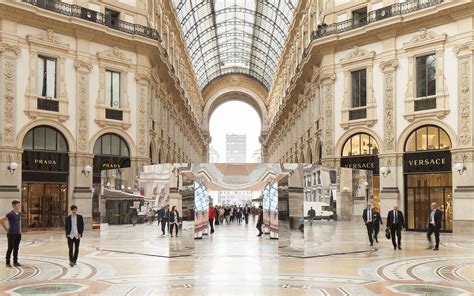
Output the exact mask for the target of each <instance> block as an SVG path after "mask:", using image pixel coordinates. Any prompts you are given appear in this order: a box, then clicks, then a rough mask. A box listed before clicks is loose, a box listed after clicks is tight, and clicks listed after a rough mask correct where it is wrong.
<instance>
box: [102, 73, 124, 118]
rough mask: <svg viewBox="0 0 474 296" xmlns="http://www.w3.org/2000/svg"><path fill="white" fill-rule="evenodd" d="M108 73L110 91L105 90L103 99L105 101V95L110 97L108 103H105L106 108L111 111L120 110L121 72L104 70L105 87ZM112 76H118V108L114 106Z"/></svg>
mask: <svg viewBox="0 0 474 296" xmlns="http://www.w3.org/2000/svg"><path fill="white" fill-rule="evenodd" d="M109 73H110V90H107V89H106V90H105V99H107V93H108V92H110V93H109V95H110V101H109V102H107V108H112V109H121V108H122V72H121V71H116V70H112V69H109V68H106V69H105V76H106V77H105V81H106V83H105V85H106V87H107V76H108V75H109ZM114 74H118V106H114V104H113V103H114V83H113V78H114Z"/></svg>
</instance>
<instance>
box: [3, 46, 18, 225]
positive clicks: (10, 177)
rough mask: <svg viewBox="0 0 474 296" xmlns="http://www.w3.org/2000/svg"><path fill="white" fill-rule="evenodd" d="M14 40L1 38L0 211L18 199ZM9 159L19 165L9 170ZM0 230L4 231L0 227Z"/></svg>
mask: <svg viewBox="0 0 474 296" xmlns="http://www.w3.org/2000/svg"><path fill="white" fill-rule="evenodd" d="M16 43H17V42H16V41H13V40H7V41H0V64H1V67H0V210H1V211H3V212H0V215H1V216H3V215H4V214H5V213H6V211H7V210H9V209H11V201H12V200H14V199H17V200H21V192H20V187H21V153H22V151H21V149H18V148H17V147H18V144H17V143H16V136H17V132H18V131H17V125H16V112H17V110H16V105H17V104H18V103H17V102H16V98H17V93H16V81H17V70H16V64H17V63H16V59H17V57H18V55H19V54H20V53H21V49H20V47H19V46H18V45H17V44H16ZM20 146H21V144H20ZM11 162H16V163H17V164H18V168H17V169H16V171H14V172H13V171H12V172H10V170H9V169H8V167H9V165H10V163H11ZM0 231H3V229H2V230H0Z"/></svg>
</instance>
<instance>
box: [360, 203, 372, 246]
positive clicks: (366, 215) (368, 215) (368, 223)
mask: <svg viewBox="0 0 474 296" xmlns="http://www.w3.org/2000/svg"><path fill="white" fill-rule="evenodd" d="M362 219H364V222H365V227H366V228H367V235H368V236H369V242H370V245H371V246H373V245H374V239H373V234H374V209H372V205H371V204H370V203H368V204H367V208H365V209H364V212H363V213H362Z"/></svg>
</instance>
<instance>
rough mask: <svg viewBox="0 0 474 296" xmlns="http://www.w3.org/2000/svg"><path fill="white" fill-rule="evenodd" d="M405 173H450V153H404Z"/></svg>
mask: <svg viewBox="0 0 474 296" xmlns="http://www.w3.org/2000/svg"><path fill="white" fill-rule="evenodd" d="M403 169H404V171H405V173H427V172H450V171H451V152H450V151H449V150H440V151H429V152H417V153H405V154H404V155H403Z"/></svg>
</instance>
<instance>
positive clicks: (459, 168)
mask: <svg viewBox="0 0 474 296" xmlns="http://www.w3.org/2000/svg"><path fill="white" fill-rule="evenodd" d="M466 159H467V155H466V154H464V155H463V156H462V163H460V162H458V163H456V165H455V166H454V168H455V169H456V171H458V173H459V175H461V176H462V174H464V172H465V171H466V170H467V168H466V164H465V163H464V161H465V160H466Z"/></svg>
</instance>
